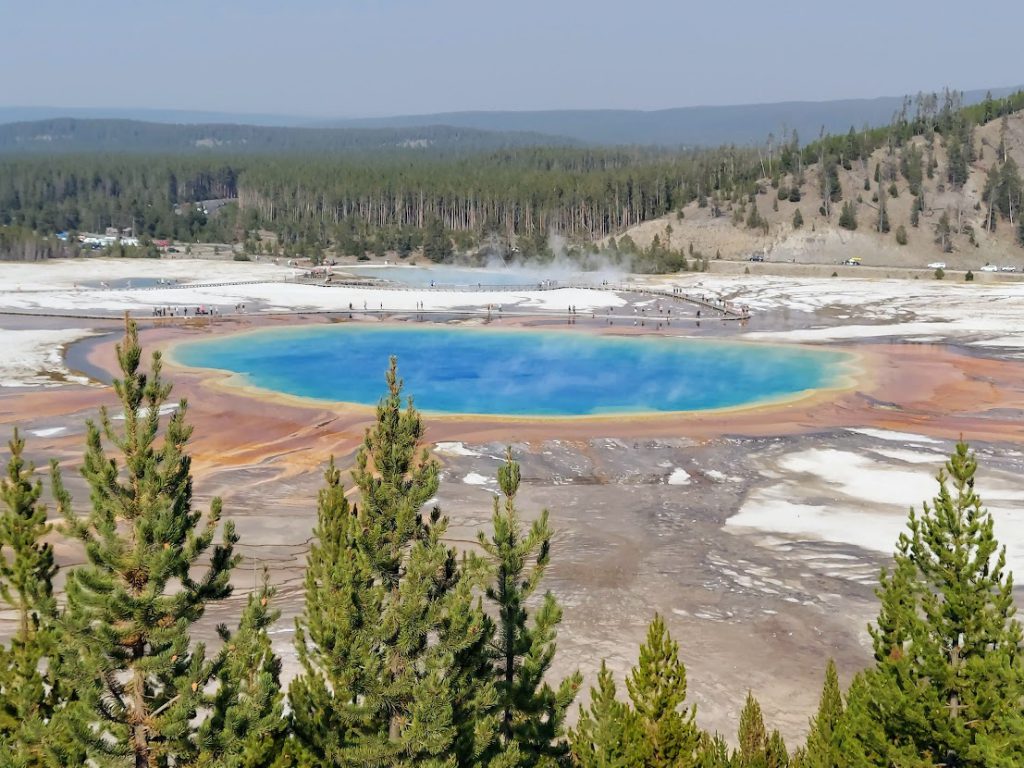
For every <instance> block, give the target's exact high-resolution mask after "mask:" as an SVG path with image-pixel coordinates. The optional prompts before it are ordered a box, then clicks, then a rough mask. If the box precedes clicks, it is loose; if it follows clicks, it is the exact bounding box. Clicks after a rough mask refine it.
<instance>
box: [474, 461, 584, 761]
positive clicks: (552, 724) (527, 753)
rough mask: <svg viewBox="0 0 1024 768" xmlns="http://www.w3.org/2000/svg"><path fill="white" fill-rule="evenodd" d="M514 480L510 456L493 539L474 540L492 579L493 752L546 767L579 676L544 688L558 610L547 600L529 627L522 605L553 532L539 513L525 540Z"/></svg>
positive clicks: (562, 747)
mask: <svg viewBox="0 0 1024 768" xmlns="http://www.w3.org/2000/svg"><path fill="white" fill-rule="evenodd" d="M519 480H520V471H519V464H517V463H516V462H515V461H513V459H512V450H511V448H509V449H508V450H507V451H506V454H505V463H504V464H503V465H502V466H501V467H500V468H499V469H498V485H499V487H500V488H501V493H502V495H503V496H504V503H501V502H500V501H499V499H498V498H495V499H494V514H493V517H492V520H493V527H494V532H493V535H492V537H491V538H488V537H487V536H486V535H485V534H484V533H483V532H481V533H480V534H479V542H480V546H481V548H482V549H483V551H484V552H485V553H486V554H487V555H488V557H489V559H490V561H491V566H492V568H493V571H494V574H495V577H494V582H493V583H492V584H491V585H489V586H488V588H487V598H488V600H490V601H491V602H492V603H493V604H494V607H495V608H496V611H497V628H496V632H495V633H494V637H493V639H492V640H491V643H490V644H491V653H492V657H493V664H494V670H495V673H496V688H497V692H498V702H499V709H500V713H501V725H500V740H499V742H498V744H497V747H498V749H500V750H501V751H503V752H505V753H512V754H514V755H516V756H517V757H516V762H514V763H513V764H516V765H523V766H536V765H552V764H555V763H556V762H557V760H558V759H560V758H562V757H564V756H565V755H566V754H567V753H568V744H567V743H566V742H565V740H564V738H563V735H564V732H563V727H564V723H565V714H566V711H567V710H568V708H569V706H570V705H571V704H572V702H573V700H574V699H575V698H576V693H577V691H578V690H579V687H580V684H581V683H582V676H581V675H580V674H579V672H576V673H574V674H573V675H571V676H569V677H568V678H566V679H565V680H563V681H562V682H561V683H560V684H559V686H558V690H557V691H555V690H553V689H552V688H551V686H550V685H548V683H547V682H545V677H546V676H547V673H548V670H549V669H550V667H551V662H552V661H553V660H554V657H555V647H556V646H555V637H556V633H557V627H558V624H559V623H560V622H561V620H562V609H561V608H560V607H559V605H558V602H557V601H556V600H555V597H554V595H552V594H551V593H550V592H547V593H545V594H544V597H543V598H542V600H541V603H540V606H539V608H538V609H537V611H535V612H534V615H533V621H532V622H530V621H529V618H530V617H529V615H528V613H527V609H526V604H527V602H528V601H529V600H530V598H531V596H532V595H533V594H534V593H535V592H536V590H537V587H538V586H539V584H540V581H541V579H542V578H543V577H544V572H545V570H546V569H547V566H548V563H549V561H550V549H551V537H552V531H551V527H550V525H549V524H548V511H547V510H546V509H545V510H543V511H542V512H541V514H540V517H539V518H538V519H537V520H535V521H534V522H533V524H532V525H531V526H530V528H529V531H528V532H527V533H526V534H525V535H524V533H523V529H522V524H521V523H520V521H519V514H518V511H517V510H516V505H515V498H516V493H517V492H518V490H519Z"/></svg>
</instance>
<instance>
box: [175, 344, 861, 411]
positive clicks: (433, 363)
mask: <svg viewBox="0 0 1024 768" xmlns="http://www.w3.org/2000/svg"><path fill="white" fill-rule="evenodd" d="M390 355H397V356H398V367H399V374H400V375H401V376H402V377H403V378H404V380H405V393H406V394H411V395H413V396H414V397H415V401H416V405H417V407H418V408H420V409H421V410H423V411H428V412H430V411H433V412H441V413H473V414H508V415H518V416H588V415H597V414H607V413H650V412H658V411H693V410H704V409H709V408H723V407H729V406H737V405H745V404H749V403H755V402H760V401H765V400H772V399H777V398H779V397H783V396H786V395H792V394H796V393H799V392H803V391H805V390H808V389H815V388H819V387H827V386H831V385H833V384H834V383H835V381H836V379H837V377H838V376H840V375H841V374H842V373H843V372H844V371H845V366H844V361H845V360H846V359H847V358H846V356H845V355H843V354H842V353H837V352H830V351H826V350H813V349H806V350H805V349H798V348H794V347H782V346H769V345H754V344H741V343H735V342H722V341H705V340H683V339H673V338H638V337H630V338H622V337H609V336H595V335H591V334H586V333H573V332H556V331H505V330H483V329H466V328H447V327H441V326H414V327H394V326H385V327H379V326H378V327H374V326H364V325H356V324H345V325H329V326H314V327H308V326H307V327H300V328H285V329H270V330H263V331H256V332H253V333H248V334H240V335H235V336H225V337H222V338H218V339H210V340H203V341H195V342H188V343H183V344H181V345H179V346H178V347H176V348H175V350H174V355H173V356H174V359H175V360H176V361H177V362H178V363H180V364H182V365H187V366H193V367H200V368H215V369H222V370H225V371H230V372H233V373H236V374H240V375H241V376H242V377H243V379H244V381H245V382H246V383H247V384H250V385H253V386H256V387H260V388H262V389H267V390H272V391H275V392H283V393H286V394H290V395H298V396H301V397H309V398H315V399H318V400H329V401H336V402H351V403H362V404H364V405H373V404H376V403H377V401H378V400H379V399H380V397H381V395H382V394H383V392H384V386H385V384H384V372H385V370H386V369H387V366H388V357H389V356H390Z"/></svg>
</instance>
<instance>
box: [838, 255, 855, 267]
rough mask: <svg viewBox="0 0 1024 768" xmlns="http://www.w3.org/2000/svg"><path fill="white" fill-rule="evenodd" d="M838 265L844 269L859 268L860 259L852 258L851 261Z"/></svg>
mask: <svg viewBox="0 0 1024 768" xmlns="http://www.w3.org/2000/svg"><path fill="white" fill-rule="evenodd" d="M840 263H841V264H842V265H843V266H844V267H859V266H860V257H859V256H854V257H853V258H852V259H847V260H846V261H843V262H840Z"/></svg>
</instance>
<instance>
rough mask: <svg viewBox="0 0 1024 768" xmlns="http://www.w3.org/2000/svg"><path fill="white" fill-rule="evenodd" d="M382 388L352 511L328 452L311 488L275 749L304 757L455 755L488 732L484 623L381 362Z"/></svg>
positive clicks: (349, 761)
mask: <svg viewBox="0 0 1024 768" xmlns="http://www.w3.org/2000/svg"><path fill="white" fill-rule="evenodd" d="M387 384H388V393H387V395H385V397H384V398H382V399H381V402H380V404H379V405H378V406H377V420H376V423H375V424H374V426H373V427H372V428H371V429H368V430H367V432H366V438H365V440H364V443H363V446H362V448H361V449H360V451H359V453H358V455H357V459H356V464H357V466H356V468H355V469H354V470H353V477H354V479H355V482H356V485H357V487H358V489H359V492H360V503H359V506H358V509H356V508H353V507H350V506H349V504H348V502H347V501H346V500H345V495H344V488H343V487H342V485H341V479H340V473H339V472H338V470H337V469H336V468H335V467H334V464H333V462H332V463H331V465H330V466H329V467H328V469H327V473H326V481H327V482H326V485H325V487H324V488H323V489H322V490H321V492H320V500H319V510H318V524H317V528H316V531H315V535H316V544H315V546H313V547H312V548H311V550H310V555H309V559H308V565H307V573H306V608H305V612H304V614H303V615H302V617H300V619H299V620H298V621H297V634H296V645H297V649H298V653H299V660H300V662H301V664H302V667H303V674H302V675H300V676H299V677H298V678H296V680H295V681H293V683H292V685H291V687H290V689H289V699H290V703H291V707H292V710H293V717H292V721H293V727H294V730H295V734H296V739H297V741H298V745H290V747H289V748H291V747H292V746H297V749H298V750H301V751H302V752H304V753H305V754H304V755H302V756H300V762H301V761H302V760H305V761H307V762H309V763H310V764H313V765H318V766H341V765H344V766H357V765H365V766H371V765H372V766H378V765H412V764H415V765H417V766H441V765H450V764H453V763H456V762H457V763H458V764H463V765H468V764H472V763H473V762H474V761H476V760H477V759H478V758H479V757H480V756H481V755H483V754H484V753H485V752H486V750H488V749H489V748H490V747H491V745H492V744H493V741H494V738H495V737H496V730H497V714H496V711H495V709H496V705H497V697H496V694H495V692H494V687H493V683H492V681H491V680H490V675H489V673H488V672H487V661H488V659H487V653H486V641H487V633H486V619H485V617H484V615H483V611H482V610H481V609H480V607H479V606H478V605H477V604H476V601H474V599H473V595H472V588H473V585H474V581H473V579H472V578H470V576H472V574H471V573H467V572H465V569H464V568H463V567H460V565H459V563H458V561H457V559H456V556H455V553H454V551H453V550H451V549H449V548H448V547H446V546H445V545H444V544H443V543H442V541H441V537H442V536H443V534H444V531H445V527H446V524H447V520H446V519H445V518H443V517H441V513H440V510H439V509H438V508H437V507H434V508H433V510H432V512H431V513H430V516H429V518H428V519H426V520H425V519H424V517H423V515H422V513H421V509H422V508H423V506H424V505H425V504H426V503H427V502H428V501H429V500H430V499H431V497H433V495H434V494H435V493H436V491H437V485H438V467H437V463H436V462H434V461H432V460H430V459H428V457H427V455H426V451H423V452H421V453H420V452H418V451H417V448H418V444H419V442H420V440H421V438H422V436H423V423H422V421H421V419H420V415H419V413H418V412H417V411H416V410H415V408H414V407H413V405H412V401H411V400H410V401H409V402H408V405H407V407H406V408H405V410H404V411H403V409H402V383H401V381H400V380H399V378H398V374H397V371H396V366H395V361H394V359H392V361H391V367H390V369H389V371H388V374H387Z"/></svg>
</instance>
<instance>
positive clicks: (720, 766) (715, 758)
mask: <svg viewBox="0 0 1024 768" xmlns="http://www.w3.org/2000/svg"><path fill="white" fill-rule="evenodd" d="M694 765H695V766H696V768H731V766H732V759H731V758H730V757H729V745H728V744H727V743H726V741H725V739H724V738H723V737H722V735H721V734H718V733H716V734H715V735H714V736H712V735H711V734H710V733H707V732H704V733H701V738H700V747H698V749H697V762H696V763H694Z"/></svg>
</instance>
